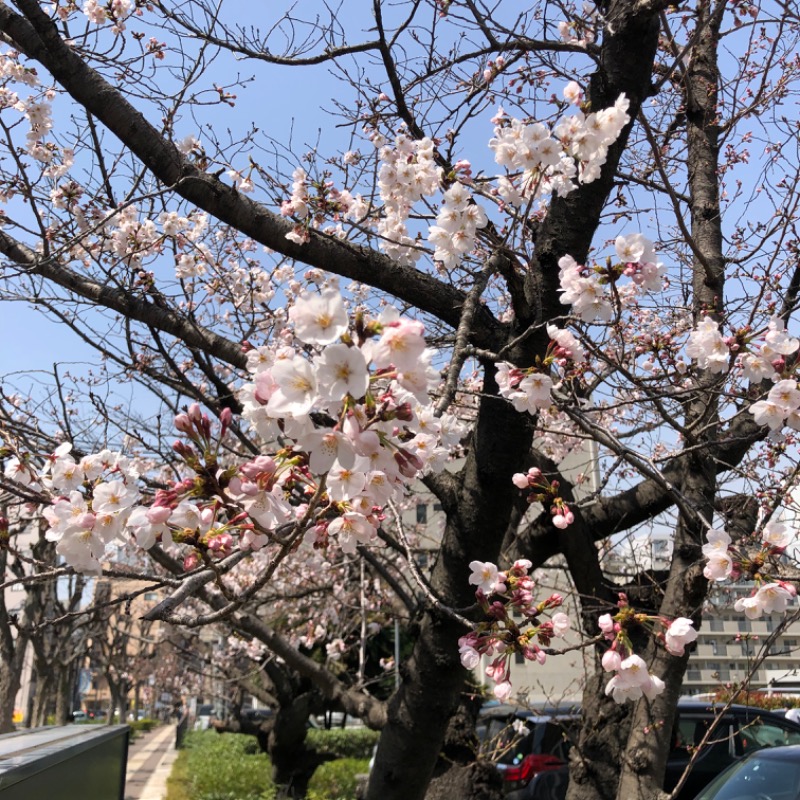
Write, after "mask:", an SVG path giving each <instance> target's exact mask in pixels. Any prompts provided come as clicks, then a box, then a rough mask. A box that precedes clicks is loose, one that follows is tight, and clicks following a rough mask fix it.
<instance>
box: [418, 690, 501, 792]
mask: <svg viewBox="0 0 800 800" xmlns="http://www.w3.org/2000/svg"><path fill="white" fill-rule="evenodd" d="M482 703H483V698H482V697H481V695H479V694H472V695H464V694H462V696H461V702H460V704H459V707H458V710H457V711H456V713H455V714H453V716H452V717H451V718H450V722H449V724H448V726H447V732H446V733H445V737H444V744H443V746H442V752H441V754H440V755H439V761H438V763H437V765H436V768H435V769H434V773H433V779H432V780H431V784H430V786H429V787H428V791H427V794H426V795H425V800H451V799H452V798H454V797H457V798H459V800H502V798H503V781H502V779H501V777H500V773H499V772H498V771H497V769H496V768H495V766H494V764H491V763H489V762H488V761H482V760H479V759H477V755H478V745H479V743H478V737H477V735H476V734H475V723H476V721H477V716H478V712H479V711H480V708H481V705H482Z"/></svg>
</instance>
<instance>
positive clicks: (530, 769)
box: [503, 755, 564, 786]
mask: <svg viewBox="0 0 800 800" xmlns="http://www.w3.org/2000/svg"><path fill="white" fill-rule="evenodd" d="M562 766H564V762H563V761H562V760H561V759H560V758H558V757H557V756H549V755H547V756H545V755H541V756H535V755H530V756H525V758H523V759H522V761H520V762H519V764H517V766H515V767H507V768H506V769H504V770H503V780H504V781H505V782H506V783H515V784H519V785H520V786H527V785H528V784H529V783H530V782H531V780H532V779H533V778H534V776H536V775H538V774H539V773H540V772H546V771H547V770H549V769H558V768H559V767H562Z"/></svg>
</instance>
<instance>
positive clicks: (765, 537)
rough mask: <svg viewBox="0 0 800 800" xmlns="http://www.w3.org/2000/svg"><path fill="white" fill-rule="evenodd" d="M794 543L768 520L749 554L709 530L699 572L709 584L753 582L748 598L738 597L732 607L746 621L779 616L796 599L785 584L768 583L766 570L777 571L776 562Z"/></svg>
mask: <svg viewBox="0 0 800 800" xmlns="http://www.w3.org/2000/svg"><path fill="white" fill-rule="evenodd" d="M793 540H794V533H793V532H792V531H791V530H790V529H789V528H788V527H787V526H786V524H785V523H783V522H780V521H776V520H769V521H768V522H767V523H766V524H765V525H764V526H763V528H762V530H761V542H760V545H759V547H758V548H757V550H756V551H755V552H749V551H748V548H747V547H746V546H745V545H744V544H739V545H734V544H733V542H732V541H731V537H730V536H729V535H728V534H727V533H726V532H725V531H722V530H714V529H712V530H709V531H708V532H707V533H706V544H704V545H703V555H704V556H705V557H706V566H705V568H704V570H703V572H704V574H705V576H706V578H708V580H710V581H717V582H720V581H724V580H726V579H729V578H730V579H735V580H742V579H752V578H755V579H756V585H755V586H754V589H753V591H752V593H751V594H750V596H748V597H740V598H739V599H738V600H736V602H735V604H734V607H735V609H736V610H737V611H743V612H744V613H745V615H746V616H747V617H748V618H749V619H757V618H758V617H760V616H762V615H763V614H771V613H773V612H777V613H783V612H784V611H786V608H787V606H788V605H789V603H791V602H792V600H794V598H795V597H796V596H797V589H796V588H795V587H794V586H793V585H792V584H791V583H788V582H786V581H783V580H780V579H776V580H770V579H769V573H770V568H772V569H773V570H775V571H777V563H776V559H779V558H780V557H781V556H782V555H783V553H784V552H785V550H786V548H787V547H788V546H789V545H790V544H791V543H792V541H793Z"/></svg>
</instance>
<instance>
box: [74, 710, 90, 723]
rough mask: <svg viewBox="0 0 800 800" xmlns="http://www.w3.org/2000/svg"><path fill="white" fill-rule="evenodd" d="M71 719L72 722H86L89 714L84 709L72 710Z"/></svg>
mask: <svg viewBox="0 0 800 800" xmlns="http://www.w3.org/2000/svg"><path fill="white" fill-rule="evenodd" d="M72 721H73V722H88V721H89V715H88V714H87V713H86V712H85V711H73V712H72Z"/></svg>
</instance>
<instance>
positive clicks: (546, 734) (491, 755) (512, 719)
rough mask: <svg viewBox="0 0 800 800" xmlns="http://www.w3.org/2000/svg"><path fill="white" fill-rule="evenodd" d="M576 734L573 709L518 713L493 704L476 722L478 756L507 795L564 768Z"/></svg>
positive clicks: (577, 723)
mask: <svg viewBox="0 0 800 800" xmlns="http://www.w3.org/2000/svg"><path fill="white" fill-rule="evenodd" d="M579 731H580V709H579V708H578V707H577V706H566V707H564V706H560V707H559V706H543V707H541V708H538V709H521V708H518V707H515V706H509V705H496V704H495V705H489V706H487V707H485V708H484V710H483V711H482V712H481V715H480V717H479V718H478V738H479V739H480V740H481V743H482V744H481V753H482V755H483V757H484V758H487V759H489V760H490V761H493V762H494V763H495V766H496V767H497V769H498V771H499V772H500V775H501V776H502V778H503V786H504V788H505V790H506V791H507V792H513V791H514V790H516V789H521V788H524V787H526V786H527V785H528V784H529V783H530V781H531V780H532V779H533V778H534V776H536V775H537V774H539V773H541V772H544V771H547V770H558V769H559V768H565V767H566V765H567V758H568V756H569V749H570V747H571V746H572V743H573V741H576V740H577V736H578V733H579Z"/></svg>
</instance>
